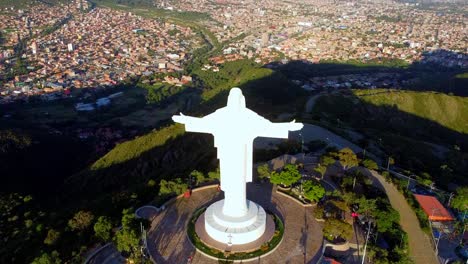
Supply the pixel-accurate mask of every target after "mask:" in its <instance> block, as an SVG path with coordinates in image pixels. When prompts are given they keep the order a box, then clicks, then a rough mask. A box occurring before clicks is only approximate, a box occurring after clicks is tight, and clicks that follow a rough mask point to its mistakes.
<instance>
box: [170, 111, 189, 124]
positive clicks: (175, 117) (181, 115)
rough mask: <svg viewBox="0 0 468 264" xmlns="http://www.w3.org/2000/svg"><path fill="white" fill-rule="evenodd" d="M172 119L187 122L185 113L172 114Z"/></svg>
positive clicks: (182, 122)
mask: <svg viewBox="0 0 468 264" xmlns="http://www.w3.org/2000/svg"><path fill="white" fill-rule="evenodd" d="M172 120H174V122H177V123H181V124H185V121H186V120H187V119H186V118H185V116H184V114H182V113H180V115H174V116H172Z"/></svg>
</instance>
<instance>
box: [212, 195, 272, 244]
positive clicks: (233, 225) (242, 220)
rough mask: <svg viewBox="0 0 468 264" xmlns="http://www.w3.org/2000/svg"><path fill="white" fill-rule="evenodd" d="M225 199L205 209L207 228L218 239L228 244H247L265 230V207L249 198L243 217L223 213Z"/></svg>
mask: <svg viewBox="0 0 468 264" xmlns="http://www.w3.org/2000/svg"><path fill="white" fill-rule="evenodd" d="M223 206H224V200H221V201H218V202H216V203H213V204H212V205H210V206H209V207H208V208H207V209H206V211H205V229H206V232H207V233H208V235H209V236H210V237H211V238H213V239H214V240H216V241H219V242H221V243H226V244H233V245H239V244H247V243H250V242H252V241H255V240H257V239H259V238H260V237H261V236H262V235H263V233H264V232H265V226H266V213H265V210H263V208H262V207H261V206H260V205H258V204H256V203H254V202H252V201H249V200H247V209H248V210H247V213H246V214H245V215H244V216H241V217H232V216H227V215H225V214H223Z"/></svg>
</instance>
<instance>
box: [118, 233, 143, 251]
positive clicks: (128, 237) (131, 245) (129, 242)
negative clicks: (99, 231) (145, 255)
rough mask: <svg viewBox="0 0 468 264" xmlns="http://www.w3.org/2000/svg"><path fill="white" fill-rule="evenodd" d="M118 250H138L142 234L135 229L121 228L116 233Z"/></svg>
mask: <svg viewBox="0 0 468 264" xmlns="http://www.w3.org/2000/svg"><path fill="white" fill-rule="evenodd" d="M115 243H116V244H117V250H119V251H120V252H128V253H130V254H131V253H133V252H134V251H137V250H138V245H139V243H140V235H139V234H138V232H137V231H136V230H134V229H121V230H119V231H117V234H116V235H115Z"/></svg>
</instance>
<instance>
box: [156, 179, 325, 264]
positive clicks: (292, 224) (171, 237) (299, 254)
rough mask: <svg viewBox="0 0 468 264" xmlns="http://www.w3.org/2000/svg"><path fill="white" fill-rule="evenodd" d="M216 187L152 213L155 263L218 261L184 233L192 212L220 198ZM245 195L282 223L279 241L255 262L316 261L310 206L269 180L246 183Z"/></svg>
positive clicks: (318, 238)
mask: <svg viewBox="0 0 468 264" xmlns="http://www.w3.org/2000/svg"><path fill="white" fill-rule="evenodd" d="M215 187H216V186H213V188H206V187H205V188H201V189H199V190H194V191H193V192H192V195H191V196H190V197H189V198H183V197H182V198H179V199H176V200H174V201H173V202H172V203H169V204H168V205H166V208H165V209H164V210H162V211H160V212H158V213H156V214H154V215H153V216H151V219H152V221H151V227H150V229H149V230H148V236H147V247H148V251H149V253H150V255H151V257H152V258H153V259H154V260H155V261H156V263H200V264H201V263H203V264H204V263H213V264H215V263H218V261H217V260H215V259H212V258H210V257H208V256H206V255H205V254H203V253H200V252H199V251H197V250H196V249H195V247H194V246H193V244H192V242H191V241H190V239H189V236H188V235H187V227H188V223H189V221H190V219H191V217H192V215H193V213H194V212H195V211H197V209H199V208H203V207H207V206H209V205H210V204H212V203H214V202H216V201H220V200H221V199H223V192H220V191H218V189H217V188H215ZM247 198H248V199H249V200H251V201H254V202H255V203H258V204H259V205H261V206H262V207H263V208H265V210H267V211H269V212H272V213H274V214H275V215H277V216H278V217H280V218H281V219H282V220H283V223H284V235H283V237H282V240H281V242H280V243H279V245H278V246H276V247H275V248H274V249H273V250H272V251H269V252H268V253H266V254H265V255H263V256H261V257H257V259H255V261H256V262H257V263H316V262H317V260H318V259H319V258H320V255H321V245H322V228H321V227H320V225H319V224H318V223H317V222H316V221H315V219H314V218H313V216H312V208H311V207H303V206H302V205H300V204H299V203H297V202H296V201H295V200H294V199H292V198H288V197H285V196H283V195H280V194H277V193H276V191H275V190H274V187H273V185H271V184H269V183H264V184H253V183H249V184H247ZM188 260H191V262H188ZM243 262H246V261H245V260H244V261H243Z"/></svg>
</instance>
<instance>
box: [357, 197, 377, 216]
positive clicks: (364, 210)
mask: <svg viewBox="0 0 468 264" xmlns="http://www.w3.org/2000/svg"><path fill="white" fill-rule="evenodd" d="M376 202H377V200H375V199H366V197H364V196H363V197H361V198H359V199H358V200H357V204H358V205H359V209H358V213H360V214H364V215H365V216H366V217H369V216H374V215H375V213H376V212H377V204H376Z"/></svg>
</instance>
